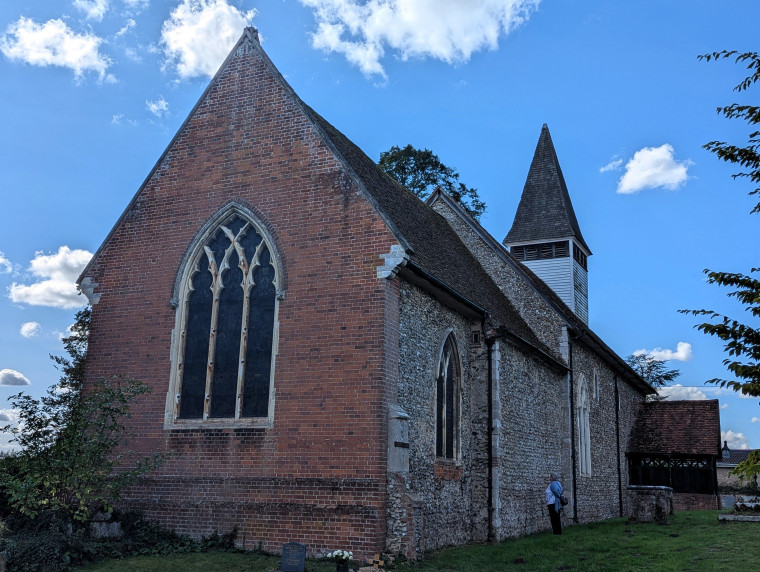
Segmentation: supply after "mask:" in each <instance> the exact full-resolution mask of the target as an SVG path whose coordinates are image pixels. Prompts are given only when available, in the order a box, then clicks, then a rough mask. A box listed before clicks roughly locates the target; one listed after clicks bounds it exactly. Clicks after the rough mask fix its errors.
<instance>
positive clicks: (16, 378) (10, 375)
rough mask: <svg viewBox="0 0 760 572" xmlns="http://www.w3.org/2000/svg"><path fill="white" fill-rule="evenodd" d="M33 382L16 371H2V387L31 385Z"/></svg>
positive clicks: (0, 373)
mask: <svg viewBox="0 0 760 572" xmlns="http://www.w3.org/2000/svg"><path fill="white" fill-rule="evenodd" d="M30 383H31V382H30V381H29V380H28V379H27V378H26V377H24V375H23V374H22V373H20V372H18V371H16V370H15V369H0V385H29V384H30Z"/></svg>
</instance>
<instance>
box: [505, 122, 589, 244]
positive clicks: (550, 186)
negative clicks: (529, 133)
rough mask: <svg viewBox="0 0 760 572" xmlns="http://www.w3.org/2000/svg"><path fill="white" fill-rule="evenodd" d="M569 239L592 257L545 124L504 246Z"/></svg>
mask: <svg viewBox="0 0 760 572" xmlns="http://www.w3.org/2000/svg"><path fill="white" fill-rule="evenodd" d="M568 237H573V238H575V240H576V241H578V243H580V244H581V245H582V246H583V247H584V248H585V249H586V250H587V251H588V253H589V254H591V249H590V248H589V247H588V245H587V244H586V241H585V240H583V235H582V234H581V229H580V227H579V226H578V219H576V218H575V211H574V210H573V203H572V202H571V201H570V194H569V193H568V191H567V185H566V184H565V178H564V177H563V176H562V169H560V166H559V160H558V159H557V152H556V151H555V150H554V143H552V137H551V135H550V133H549V127H547V125H546V124H545V123H544V126H543V127H542V128H541V135H540V137H539V138H538V145H536V152H535V153H534V155H533V161H532V162H531V164H530V169H529V171H528V178H527V179H526V181H525V187H524V188H523V192H522V197H521V198H520V204H519V206H518V207H517V213H515V220H514V222H512V228H511V229H510V230H509V233H507V237H506V238H505V239H504V244H507V245H508V244H513V243H517V242H528V241H537V240H541V241H551V240H554V239H560V238H568Z"/></svg>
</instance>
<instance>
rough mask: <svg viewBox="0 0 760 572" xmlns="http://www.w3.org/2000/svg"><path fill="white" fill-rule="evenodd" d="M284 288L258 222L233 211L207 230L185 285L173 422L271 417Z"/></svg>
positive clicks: (182, 287) (179, 322)
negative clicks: (280, 292)
mask: <svg viewBox="0 0 760 572" xmlns="http://www.w3.org/2000/svg"><path fill="white" fill-rule="evenodd" d="M278 285H279V276H278V270H277V264H276V260H275V253H274V252H273V251H272V241H271V239H269V238H268V235H267V234H266V233H265V232H264V231H263V230H262V227H261V226H260V225H257V224H256V223H255V222H254V220H253V219H252V217H248V216H246V215H245V214H244V213H243V212H241V211H239V210H238V209H233V210H232V212H230V213H228V214H227V215H226V216H222V217H221V218H220V219H217V223H216V224H212V225H210V227H209V228H208V230H207V231H206V232H205V233H202V236H201V237H200V239H199V240H198V241H197V243H196V245H195V247H194V248H193V250H192V253H191V254H190V257H189V258H188V259H187V263H186V266H185V269H184V271H183V273H182V277H181V282H180V283H179V296H178V298H179V299H178V301H177V302H178V306H177V327H176V328H175V350H174V370H173V372H172V373H173V375H172V377H173V381H172V388H171V389H170V392H172V393H173V398H174V399H173V402H174V403H173V407H172V421H173V422H177V421H183V420H212V421H213V420H238V419H248V420H254V419H262V418H270V417H271V402H272V376H273V372H274V357H275V354H276V342H277V340H276V320H277V306H278V288H279V286H278ZM177 334H178V335H177Z"/></svg>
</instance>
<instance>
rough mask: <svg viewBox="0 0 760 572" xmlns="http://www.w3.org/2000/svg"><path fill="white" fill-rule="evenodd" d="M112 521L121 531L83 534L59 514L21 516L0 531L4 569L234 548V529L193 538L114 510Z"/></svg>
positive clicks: (33, 568) (81, 527)
mask: <svg viewBox="0 0 760 572" xmlns="http://www.w3.org/2000/svg"><path fill="white" fill-rule="evenodd" d="M114 520H116V521H118V522H120V523H121V525H122V531H123V533H124V534H123V536H122V537H121V538H115V539H111V538H108V539H99V538H93V537H92V536H91V535H90V534H89V530H88V527H87V526H86V525H83V524H82V523H74V524H73V525H72V523H71V522H70V521H67V520H66V519H65V518H60V517H59V515H55V514H54V513H52V512H46V513H44V515H42V516H40V517H39V518H37V519H34V520H29V519H27V520H26V521H25V522H24V524H23V525H22V526H20V527H19V528H17V529H16V530H15V531H14V532H12V533H11V534H6V535H5V536H4V537H3V539H2V546H1V547H0V548H1V549H2V550H4V551H5V555H6V561H7V563H8V566H9V569H12V570H22V571H29V572H36V571H38V570H45V571H48V570H67V569H70V568H71V567H73V566H81V565H83V564H86V563H91V562H98V561H102V560H108V559H111V560H113V559H119V558H125V557H130V556H138V555H139V556H153V557H160V558H165V557H166V556H168V555H170V554H198V553H202V552H208V551H211V550H214V551H223V550H235V546H234V543H235V537H236V531H235V530H232V531H231V532H229V533H226V534H223V535H220V534H218V533H216V532H215V533H213V534H212V535H211V536H208V537H204V538H202V539H201V540H200V541H196V540H193V539H191V538H190V537H188V536H185V535H182V534H177V533H175V532H172V531H170V530H166V529H164V528H162V527H160V526H158V525H156V524H154V523H150V522H147V521H145V520H143V519H142V518H141V517H140V515H138V514H135V513H126V514H123V515H116V518H115V519H114ZM107 569H110V567H108V568H107ZM159 569H160V568H159ZM207 569H211V568H207ZM132 570H134V568H132Z"/></svg>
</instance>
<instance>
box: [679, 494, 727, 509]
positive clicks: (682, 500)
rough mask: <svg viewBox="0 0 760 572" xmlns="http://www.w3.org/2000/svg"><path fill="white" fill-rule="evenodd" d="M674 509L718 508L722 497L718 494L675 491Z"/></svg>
mask: <svg viewBox="0 0 760 572" xmlns="http://www.w3.org/2000/svg"><path fill="white" fill-rule="evenodd" d="M673 509H674V510H676V511H683V510H718V509H720V497H719V496H718V495H701V494H696V493H674V494H673Z"/></svg>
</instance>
